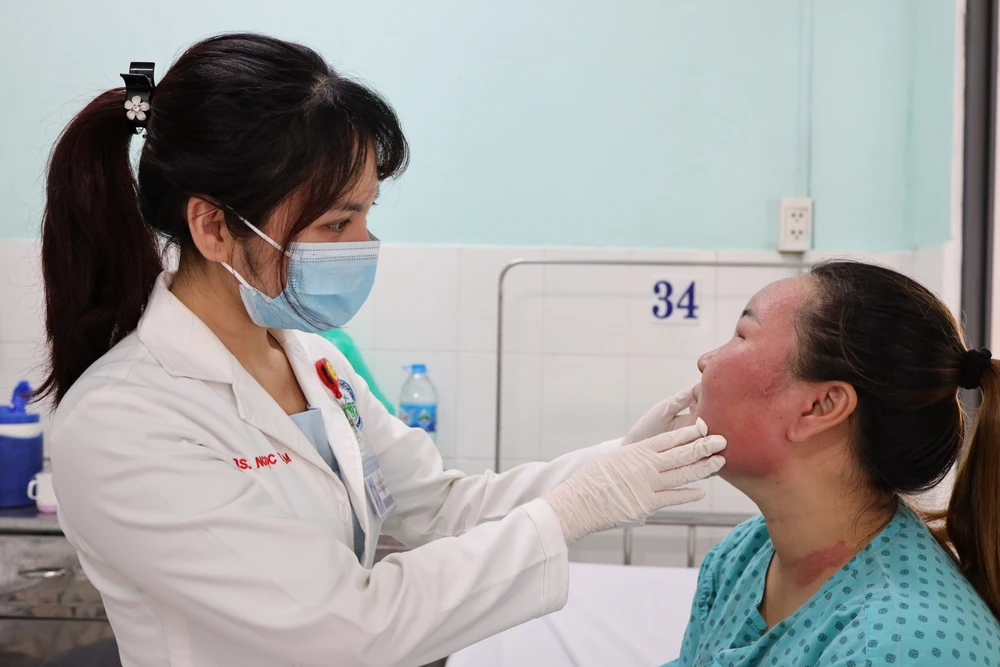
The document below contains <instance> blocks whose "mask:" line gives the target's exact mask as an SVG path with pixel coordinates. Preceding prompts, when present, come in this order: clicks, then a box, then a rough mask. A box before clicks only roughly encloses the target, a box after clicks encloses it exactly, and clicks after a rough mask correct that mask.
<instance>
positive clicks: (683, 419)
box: [622, 385, 698, 446]
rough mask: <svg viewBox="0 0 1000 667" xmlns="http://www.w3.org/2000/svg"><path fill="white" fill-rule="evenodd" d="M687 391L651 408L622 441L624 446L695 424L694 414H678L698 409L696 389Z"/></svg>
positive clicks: (692, 388)
mask: <svg viewBox="0 0 1000 667" xmlns="http://www.w3.org/2000/svg"><path fill="white" fill-rule="evenodd" d="M697 386H698V385H695V386H694V387H691V388H690V389H686V390H684V391H682V392H680V393H679V394H677V395H675V396H671V397H670V398H668V399H666V400H665V401H661V402H659V403H657V404H656V405H654V406H653V407H652V408H650V410H649V412H647V413H646V414H644V415H643V416H642V418H641V419H639V421H637V422H636V423H635V426H633V427H632V428H631V429H629V432H628V433H627V434H626V435H625V439H624V440H622V445H623V446H624V445H631V444H632V443H634V442H640V441H642V440H648V439H649V438H652V437H653V436H654V435H659V434H661V433H666V432H668V431H676V430H677V429H679V428H682V427H684V426H690V425H691V424H694V423H695V420H696V419H697V417H696V416H695V415H694V414H690V413H688V414H683V415H682V414H678V413H679V412H681V411H683V410H686V409H687V408H691V410H692V412H693V411H695V410H696V409H697V407H698V401H697V398H696V396H695V388H696V387H697Z"/></svg>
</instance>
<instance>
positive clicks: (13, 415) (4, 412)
mask: <svg viewBox="0 0 1000 667" xmlns="http://www.w3.org/2000/svg"><path fill="white" fill-rule="evenodd" d="M31 394H32V391H31V385H30V384H29V383H28V381H27V380H21V381H20V382H19V383H18V384H17V386H16V387H14V394H13V396H11V398H10V405H0V424H37V423H38V421H39V419H40V416H39V415H38V414H37V413H34V412H28V411H27V409H26V408H27V406H28V403H29V402H30V401H31Z"/></svg>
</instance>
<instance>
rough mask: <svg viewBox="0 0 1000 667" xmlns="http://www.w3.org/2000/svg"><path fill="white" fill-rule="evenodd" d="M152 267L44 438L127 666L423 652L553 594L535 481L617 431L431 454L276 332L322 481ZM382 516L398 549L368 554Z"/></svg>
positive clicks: (556, 543) (451, 646) (549, 518)
mask: <svg viewBox="0 0 1000 667" xmlns="http://www.w3.org/2000/svg"><path fill="white" fill-rule="evenodd" d="M170 279H171V277H170V275H169V274H164V275H162V276H160V279H159V281H158V282H157V285H156V287H155V289H154V292H153V294H152V296H151V298H150V301H149V305H148V307H147V309H146V312H145V314H144V315H143V318H142V320H141V322H140V324H139V327H138V330H137V331H136V332H135V333H133V334H132V335H130V336H129V337H127V338H126V339H125V340H123V341H122V342H121V343H120V344H119V345H117V346H116V347H115V348H114V349H113V350H111V351H110V352H109V353H108V354H107V355H105V356H104V357H103V358H101V359H100V360H99V361H98V362H97V363H95V364H94V365H93V366H92V367H91V368H90V369H89V370H88V371H87V372H86V374H84V376H83V377H82V378H81V379H80V380H79V381H78V382H77V383H76V384H75V385H74V386H73V387H72V389H71V390H70V391H69V393H68V394H67V395H66V397H65V399H64V400H63V402H62V404H61V405H60V407H59V409H58V410H57V412H56V415H55V418H54V422H53V426H52V430H51V436H50V453H51V456H52V463H53V469H54V479H55V486H56V493H57V496H58V499H59V505H60V522H61V524H62V527H63V529H64V530H65V532H66V535H67V537H68V538H69V540H70V542H72V543H73V545H74V546H75V547H76V549H77V551H78V552H79V556H80V561H81V563H82V565H83V568H84V570H85V572H86V573H87V575H88V576H89V578H90V579H91V581H92V582H93V583H94V585H95V586H96V587H97V588H98V590H100V592H101V595H102V597H103V599H104V603H105V606H106V608H107V613H108V617H109V619H110V620H111V623H112V626H113V628H114V631H115V634H116V636H117V638H118V642H119V644H120V649H121V653H122V661H123V664H124V665H125V666H126V667H132V666H135V665H142V666H151V667H166V666H167V665H169V666H171V667H209V666H220V667H234V666H237V665H238V666H239V667H265V666H267V667H271V666H277V665H323V666H335V667H355V666H358V667H360V666H371V665H377V666H379V667H387V666H391V665H421V664H424V663H427V662H430V661H432V660H434V659H437V658H440V657H443V656H446V655H448V654H450V653H451V652H454V651H456V650H457V649H460V648H462V647H465V646H468V645H470V644H472V643H474V642H476V641H478V640H481V639H483V638H485V637H487V636H490V635H492V634H495V633H498V632H500V631H502V630H505V629H507V628H510V627H512V626H515V625H517V624H520V623H522V622H525V621H527V620H529V619H532V618H535V617H538V616H541V615H543V614H547V613H550V612H552V611H555V610H557V609H560V608H561V607H562V606H563V605H564V604H565V602H566V597H567V586H568V582H567V567H568V564H567V548H566V543H565V540H564V538H563V535H562V530H561V528H560V525H559V520H558V518H557V517H556V515H555V513H554V511H553V510H552V508H551V507H550V506H549V505H548V504H547V503H545V502H544V501H541V500H537V498H538V496H539V495H540V494H542V493H543V492H544V491H545V490H547V489H549V488H551V487H553V486H555V485H556V484H558V483H559V482H561V481H562V480H563V479H565V478H566V477H568V476H569V475H570V474H571V473H572V472H573V471H574V470H575V469H577V468H578V467H579V466H580V465H581V464H582V463H583V462H584V461H586V460H587V459H589V458H590V457H591V456H593V455H594V454H596V453H598V452H600V451H604V450H605V449H606V448H611V447H615V446H617V443H616V442H613V443H607V444H605V445H603V446H598V447H592V448H589V449H585V450H581V451H580V452H577V453H575V454H571V455H568V456H565V457H562V458H560V459H557V460H556V461H553V462H551V463H548V464H530V465H527V466H522V467H520V468H517V469H515V470H512V471H510V472H508V473H506V474H503V475H499V476H498V475H494V474H492V473H485V474H483V475H477V476H471V477H467V476H465V475H463V474H462V473H460V472H457V471H445V470H443V468H442V461H441V457H440V456H439V454H438V451H437V449H436V447H435V445H434V443H433V442H432V441H431V440H430V439H429V438H428V437H427V435H426V434H425V433H424V432H423V431H420V430H416V429H410V428H407V427H406V426H405V425H403V423H402V422H400V421H399V420H397V419H396V418H395V417H393V416H391V415H390V414H389V413H388V412H387V411H386V410H385V409H384V408H383V407H382V405H381V404H380V403H379V402H378V401H377V400H375V399H374V397H373V396H372V395H371V393H370V392H369V390H368V387H367V385H366V384H365V382H364V380H362V379H361V378H360V377H359V376H357V375H356V374H355V373H354V372H353V371H352V369H351V368H350V366H349V364H348V363H347V361H346V360H345V359H344V357H343V356H342V355H341V354H340V353H339V352H338V351H337V350H336V348H335V347H334V346H333V345H331V344H330V343H328V342H327V341H325V340H323V339H322V338H320V337H318V336H308V335H304V334H300V333H296V332H281V331H276V332H274V334H275V335H276V336H277V337H278V339H279V340H280V341H281V344H282V345H283V346H284V349H285V352H286V354H287V356H288V359H289V361H290V363H291V365H292V368H293V369H294V371H295V375H296V377H297V378H298V381H299V383H300V385H301V387H302V391H303V392H304V393H305V395H306V398H307V399H308V401H309V403H310V405H312V406H315V407H318V408H320V409H321V410H322V411H323V419H324V420H325V422H326V428H327V433H328V436H329V440H330V445H331V446H332V448H333V451H334V453H335V455H336V457H337V459H338V461H339V462H340V467H341V470H342V474H343V476H344V483H341V481H340V480H339V479H338V478H337V477H336V475H334V473H333V472H332V471H331V470H330V467H329V466H327V464H326V463H325V462H324V461H323V459H322V458H321V457H320V455H319V454H318V453H317V452H316V450H315V449H314V447H313V446H312V445H311V444H310V442H309V440H308V439H306V437H305V436H304V435H303V434H302V432H301V431H300V430H299V429H298V428H297V427H296V425H295V424H294V423H293V422H292V421H291V419H289V417H288V416H287V415H286V414H285V413H284V412H283V411H282V409H281V408H280V407H279V406H278V404H277V403H276V402H275V401H274V400H272V398H271V397H270V396H269V395H268V394H267V393H266V392H265V391H264V389H263V388H262V387H261V386H260V385H259V384H258V383H257V382H256V381H255V380H254V379H253V378H252V377H251V376H250V375H249V374H248V373H247V372H246V371H245V370H244V369H243V367H242V366H240V364H239V363H238V362H237V361H236V359H235V358H234V357H233V355H232V354H230V353H229V351H228V350H227V349H226V348H225V347H224V346H223V345H222V343H221V342H220V341H219V340H218V338H216V337H215V336H214V335H213V334H212V332H211V331H210V330H209V329H208V327H206V326H205V325H204V323H202V322H201V321H200V320H199V319H198V318H197V317H195V315H194V314H193V313H191V311H189V310H188V309H187V308H186V307H185V306H184V305H183V304H182V303H181V302H180V301H178V300H177V299H176V298H175V297H174V296H173V295H172V294H171V293H170V291H169V289H168V284H169V281H170ZM324 357H325V358H327V359H329V360H330V361H331V362H332V363H333V365H334V366H335V367H336V369H337V372H338V374H339V375H340V377H341V378H342V379H344V380H346V381H347V382H349V383H350V385H351V386H352V387H353V388H354V391H355V393H356V396H357V404H358V409H359V412H360V414H361V416H362V418H363V420H364V428H363V431H362V436H361V445H360V447H359V444H358V440H357V439H356V438H355V436H354V433H353V431H352V428H351V426H350V424H349V423H348V421H347V419H346V417H345V416H344V414H343V412H342V411H341V410H340V408H339V406H338V405H337V404H336V403H335V402H334V400H333V398H332V396H331V394H330V392H329V390H328V389H327V388H326V387H325V386H324V385H323V384H322V383H321V382H320V380H319V377H318V375H317V373H316V370H315V362H316V360H318V359H321V358H324ZM361 450H363V451H361ZM370 454H374V455H376V456H377V457H378V460H379V463H380V464H381V468H382V472H383V474H384V476H385V479H386V481H387V483H388V487H389V490H390V491H391V493H392V495H393V497H394V499H395V501H396V503H397V509H396V510H395V512H394V513H393V514H392V515H390V516H389V517H388V518H387V519H386V521H385V523H384V524H382V523H380V522H379V520H378V517H377V515H376V514H375V513H374V512H373V510H372V507H371V504H370V503H369V502H368V500H367V497H366V495H365V490H364V486H363V479H362V459H363V457H366V456H369V455H370ZM258 457H261V458H260V459H259V460H258ZM241 459H244V460H245V461H246V463H245V466H244V465H241V461H240V460H241ZM286 460H287V461H288V462H287V463H286ZM258 461H259V462H258ZM345 487H346V488H345ZM348 498H350V501H351V502H353V503H354V507H355V508H356V509H357V510H358V515H359V520H360V522H361V526H362V527H363V528H364V531H365V535H366V540H365V545H364V547H365V548H364V556H363V564H359V562H358V560H357V558H356V556H355V554H354V552H353V551H352V544H353V532H352V520H351V510H350V505H349V502H348ZM380 534H386V535H389V536H391V537H394V538H396V539H398V540H399V541H400V542H402V543H403V544H404V545H406V546H407V547H411V548H413V549H414V550H412V551H409V552H406V553H402V554H397V555H393V556H390V557H389V558H387V559H385V560H383V561H382V562H380V563H379V564H378V565H375V566H374V567H372V563H373V558H374V553H375V546H376V543H377V542H378V538H379V535H380Z"/></svg>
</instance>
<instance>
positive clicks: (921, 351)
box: [670, 262, 1000, 667]
mask: <svg viewBox="0 0 1000 667" xmlns="http://www.w3.org/2000/svg"><path fill="white" fill-rule="evenodd" d="M698 365H699V368H700V369H701V371H702V384H701V390H700V396H699V402H698V412H699V415H700V416H701V417H703V418H704V419H705V421H706V422H707V423H708V424H709V426H710V428H711V429H712V430H713V431H716V432H718V433H720V434H721V435H724V436H725V437H726V439H727V440H728V442H729V446H728V447H727V448H726V452H725V454H726V462H727V463H726V466H725V468H723V469H722V472H721V474H722V476H723V477H724V478H725V479H727V480H728V481H730V482H731V483H732V484H733V485H734V486H736V487H737V488H739V489H741V490H742V491H743V492H745V493H746V494H747V495H748V496H749V497H750V498H751V499H753V500H754V502H756V503H757V505H758V506H759V507H760V509H761V512H762V513H763V517H757V518H756V519H752V520H750V521H747V522H746V523H744V524H742V525H740V526H739V527H737V528H736V529H735V530H734V531H733V532H732V534H730V535H729V537H727V538H726V539H725V540H724V541H723V542H721V543H720V544H718V545H717V546H716V547H715V548H714V549H712V551H711V552H710V553H709V554H708V555H707V556H706V558H705V561H704V563H703V564H702V566H701V572H700V574H699V579H698V590H697V593H696V596H695V601H694V605H693V607H692V610H691V619H690V622H689V625H688V628H687V633H686V634H685V637H684V644H683V647H682V650H681V657H680V658H679V659H678V660H676V661H674V662H672V663H670V665H671V666H672V667H707V666H709V665H712V666H719V667H727V666H730V665H733V666H740V665H744V666H746V665H755V666H756V665H761V666H770V665H781V666H782V667H806V666H813V665H822V666H824V667H825V666H826V665H837V666H838V667H842V666H846V667H865V666H868V665H875V666H881V665H886V664H899V665H907V666H908V667H912V666H917V667H919V666H922V665H941V664H951V665H956V666H957V665H986V666H988V667H989V666H991V665H1000V625H998V623H997V614H998V612H1000V368H998V367H1000V364H998V363H993V362H991V361H990V360H989V353H988V352H986V351H982V352H970V351H967V350H966V348H965V344H964V342H963V339H962V335H961V333H960V332H959V329H958V325H957V324H956V322H955V319H954V318H953V317H952V315H951V314H950V313H949V312H948V310H947V309H946V308H945V307H944V305H943V304H942V303H941V302H940V301H939V300H938V299H937V298H935V297H934V296H933V295H932V294H931V293H930V292H928V291H927V290H926V289H924V288H923V287H921V286H920V285H918V284H917V283H915V282H914V281H912V280H910V279H909V278H906V277H904V276H902V275H900V274H898V273H896V272H894V271H890V270H888V269H884V268H880V267H876V266H870V265H867V264H859V263H852V262H834V263H827V264H823V265H820V266H817V267H815V268H813V270H812V272H811V273H810V274H809V275H804V276H799V277H796V278H791V279H788V280H783V281H780V282H776V283H773V284H771V285H769V286H767V287H765V288H764V289H763V290H761V291H760V292H759V293H758V294H757V295H756V296H754V298H753V299H751V300H750V303H749V304H748V305H747V307H746V310H745V311H744V312H743V315H742V317H741V318H740V320H739V323H738V324H737V326H736V333H735V335H734V336H733V338H732V339H731V340H730V341H729V342H728V343H726V344H725V345H723V346H722V347H720V348H719V349H717V350H714V351H713V352H710V353H708V354H706V355H705V356H703V357H702V358H701V359H700V360H699V364H698ZM960 385H961V386H963V387H966V388H976V387H981V388H982V391H983V406H982V409H981V410H980V413H979V417H978V423H977V424H976V427H975V432H974V435H973V437H972V441H971V444H970V446H969V448H968V450H967V452H965V453H964V455H961V456H960V454H962V450H963V447H962V443H963V442H964V439H965V424H964V421H963V414H962V410H961V408H960V406H959V402H958V388H959V386H960ZM959 459H961V463H960V465H959V469H958V474H957V479H956V481H955V489H954V492H953V494H952V497H951V504H950V507H949V509H948V511H947V513H941V514H940V515H939V516H936V517H928V519H930V520H931V525H932V526H933V527H934V529H935V535H936V537H937V539H936V538H935V536H932V533H931V531H930V530H929V529H928V527H927V525H926V524H925V522H924V520H923V519H922V518H921V515H919V514H918V513H917V512H916V511H915V510H914V509H912V508H911V507H910V506H909V505H908V504H907V503H906V502H905V501H904V499H903V497H902V496H903V495H904V494H911V493H914V492H918V491H922V490H925V489H928V488H929V487H931V486H934V485H935V484H936V483H937V482H939V481H940V480H941V479H942V478H943V477H944V476H945V474H946V473H947V472H948V471H949V469H950V468H951V466H952V464H953V463H955V461H956V460H959ZM942 544H944V545H947V546H945V547H943V546H941V545H942Z"/></svg>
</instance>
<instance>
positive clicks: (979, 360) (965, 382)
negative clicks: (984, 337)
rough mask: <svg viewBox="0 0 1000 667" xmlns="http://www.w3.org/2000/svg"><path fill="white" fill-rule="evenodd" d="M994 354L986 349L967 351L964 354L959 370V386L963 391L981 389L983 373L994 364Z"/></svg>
mask: <svg viewBox="0 0 1000 667" xmlns="http://www.w3.org/2000/svg"><path fill="white" fill-rule="evenodd" d="M992 359H993V353H992V352H990V351H989V350H987V349H986V348H985V347H984V348H982V349H980V350H966V351H965V352H964V353H963V354H962V364H961V366H960V367H959V370H958V386H959V387H961V388H962V389H979V387H980V385H981V384H982V382H983V373H985V372H986V369H988V368H989V367H990V365H991V364H992V363H993V362H992Z"/></svg>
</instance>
